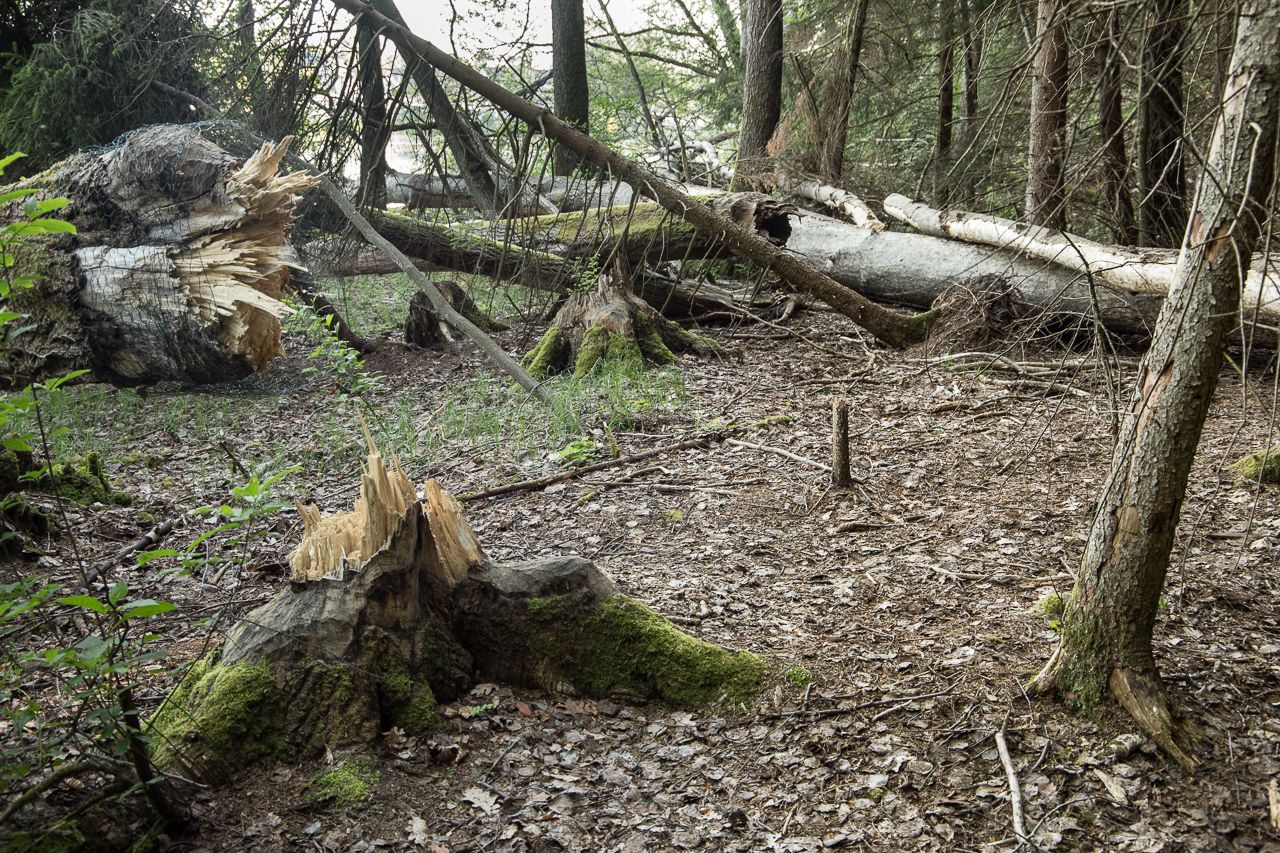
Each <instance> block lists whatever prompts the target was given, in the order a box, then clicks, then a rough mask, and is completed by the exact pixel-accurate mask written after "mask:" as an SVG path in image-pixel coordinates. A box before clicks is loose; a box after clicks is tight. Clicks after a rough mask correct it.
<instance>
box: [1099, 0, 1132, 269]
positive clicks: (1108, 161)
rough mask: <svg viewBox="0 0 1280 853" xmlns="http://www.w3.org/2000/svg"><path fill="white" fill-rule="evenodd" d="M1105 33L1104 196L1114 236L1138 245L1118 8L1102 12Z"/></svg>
mask: <svg viewBox="0 0 1280 853" xmlns="http://www.w3.org/2000/svg"><path fill="white" fill-rule="evenodd" d="M1102 18H1103V23H1102V32H1103V35H1102V37H1101V38H1100V39H1099V40H1098V49H1097V54H1098V64H1099V65H1100V66H1101V69H1102V70H1101V77H1100V79H1099V81H1098V138H1099V141H1100V143H1101V145H1102V157H1101V161H1102V162H1101V167H1102V197H1103V199H1104V200H1105V202H1104V203H1105V204H1106V222H1107V227H1108V228H1109V229H1110V230H1111V239H1112V241H1113V242H1115V243H1118V244H1120V245H1121V246H1136V245H1138V223H1137V220H1136V219H1135V218H1134V215H1133V199H1132V198H1130V196H1129V154H1128V151H1127V150H1126V149H1125V144H1124V114H1123V97H1122V91H1123V90H1122V88H1121V78H1122V75H1123V71H1124V67H1123V65H1122V61H1121V57H1120V45H1119V43H1118V39H1119V34H1118V33H1117V31H1116V30H1117V27H1116V10H1115V9H1110V10H1107V11H1105V12H1103V13H1102Z"/></svg>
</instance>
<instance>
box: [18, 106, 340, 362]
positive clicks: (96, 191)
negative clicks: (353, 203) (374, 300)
mask: <svg viewBox="0 0 1280 853" xmlns="http://www.w3.org/2000/svg"><path fill="white" fill-rule="evenodd" d="M288 144H289V140H287V139H286V140H284V141H282V142H281V143H280V144H279V145H264V146H263V147H262V148H261V149H259V150H258V152H257V153H255V154H254V155H253V156H252V157H250V158H249V159H248V160H241V159H240V158H237V157H235V156H234V155H232V154H230V153H228V152H226V151H224V150H222V149H221V148H219V147H218V146H217V145H215V144H214V143H212V142H210V141H209V140H207V139H205V138H204V137H203V136H201V135H200V132H199V130H198V129H196V128H193V127H189V126H178V125H163V126H158V127H151V128H144V129H142V130H139V131H136V132H135V133H133V134H132V135H130V136H129V137H128V139H127V140H126V141H125V142H124V143H123V144H122V145H120V146H119V147H116V148H112V149H110V150H106V151H98V152H91V153H83V154H77V155H75V156H73V157H71V158H69V159H68V160H66V161H64V162H63V163H62V164H61V165H59V166H57V167H55V168H54V169H51V170H49V171H47V172H45V173H44V174H42V175H39V176H37V177H35V178H31V179H29V180H27V181H25V182H23V183H22V184H19V185H18V186H19V187H29V188H34V189H37V190H39V193H38V194H37V195H36V196H33V198H53V197H60V196H65V197H66V198H68V199H69V200H70V204H69V205H68V206H67V207H65V208H63V209H62V210H61V211H60V212H59V215H60V216H61V218H63V219H66V220H68V221H70V222H72V223H73V224H74V225H75V226H76V228H77V230H78V232H79V233H78V234H75V235H71V234H64V235H57V236H54V237H50V238H44V239H39V240H33V241H32V245H29V246H20V247H17V250H16V251H14V252H13V254H14V256H15V261H16V267H15V272H16V273H17V274H34V275H37V276H40V277H41V280H40V281H39V282H38V283H37V284H36V286H35V287H34V288H31V289H30V290H25V291H18V292H16V293H15V294H14V295H13V297H12V298H11V299H10V300H9V309H10V310H14V311H20V312H22V313H24V314H27V315H29V318H28V319H27V320H26V323H27V324H29V325H31V326H32V328H31V329H30V330H29V331H28V332H26V333H25V334H23V335H20V336H18V337H17V338H15V339H13V340H12V341H9V342H7V343H6V345H5V351H4V354H3V370H4V373H5V374H6V375H7V378H8V380H9V381H10V382H11V383H13V384H26V383H27V382H31V381H37V380H40V379H42V378H46V377H53V376H59V375H63V374H65V373H68V372H70V371H72V370H80V369H86V370H89V371H90V375H89V377H88V378H89V379H92V380H95V381H100V382H109V383H111V384H113V385H116V386H120V387H130V386H138V385H150V384H154V383H157V382H164V381H176V382H183V383H194V384H204V383H215V382H228V381H234V380H237V379H242V378H244V377H245V376H247V375H249V374H250V373H252V372H254V371H257V370H261V369H262V368H263V367H264V366H265V365H266V363H267V362H268V361H269V360H270V359H271V358H272V357H274V356H276V355H281V354H283V350H282V348H281V344H280V318H282V317H284V316H287V315H288V314H289V313H290V309H289V308H288V307H287V306H285V305H284V304H283V303H282V302H280V295H281V289H282V287H284V285H285V284H286V282H287V281H288V266H289V264H290V262H289V253H288V250H287V232H288V228H289V223H290V222H292V220H293V214H292V212H291V208H292V206H293V203H294V201H295V200H296V194H297V193H300V192H302V191H305V190H306V189H309V188H310V187H311V186H313V185H314V183H315V181H314V179H313V178H311V177H309V176H307V175H304V174H300V173H295V174H287V175H279V174H277V171H278V166H279V163H280V159H281V157H283V156H284V153H285V151H286V150H287V148H288ZM18 204H19V203H17V202H15V203H13V204H12V205H11V206H10V207H9V208H8V209H6V210H4V211H2V212H0V215H3V217H4V218H5V219H6V220H8V221H12V220H13V219H15V218H17V217H19V216H21V209H20V207H19V206H18Z"/></svg>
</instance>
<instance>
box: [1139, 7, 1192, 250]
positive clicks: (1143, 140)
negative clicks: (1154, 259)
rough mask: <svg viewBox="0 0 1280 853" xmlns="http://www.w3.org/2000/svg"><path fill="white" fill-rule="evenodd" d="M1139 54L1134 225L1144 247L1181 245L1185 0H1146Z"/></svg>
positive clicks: (1183, 219)
mask: <svg viewBox="0 0 1280 853" xmlns="http://www.w3.org/2000/svg"><path fill="white" fill-rule="evenodd" d="M1145 39H1146V44H1145V45H1144V47H1143V51H1142V95H1141V97H1142V103H1141V106H1140V110H1141V114H1142V125H1141V127H1142V129H1141V132H1140V133H1141V137H1140V141H1139V148H1140V151H1139V157H1138V159H1139V163H1140V168H1141V170H1142V201H1141V202H1140V203H1139V205H1138V225H1139V228H1140V229H1141V232H1142V243H1143V245H1146V246H1160V247H1163V248H1169V247H1172V246H1180V245H1182V235H1183V232H1184V231H1186V227H1187V180H1186V175H1185V172H1184V170H1183V166H1182V163H1183V159H1184V158H1183V152H1184V148H1183V144H1182V138H1183V134H1184V133H1185V131H1186V114H1185V112H1184V110H1183V105H1182V59H1183V56H1184V54H1185V53H1186V41H1187V2H1186V0H1150V11H1149V12H1148V15H1147V29H1146V36H1145Z"/></svg>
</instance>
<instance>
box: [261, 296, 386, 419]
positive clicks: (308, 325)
mask: <svg viewBox="0 0 1280 853" xmlns="http://www.w3.org/2000/svg"><path fill="white" fill-rule="evenodd" d="M285 302H286V304H288V305H289V307H290V308H292V309H293V311H294V313H293V314H292V315H291V316H290V317H289V318H288V319H287V320H285V322H284V323H283V327H284V328H285V329H286V330H288V331H290V332H295V333H298V334H301V335H302V336H303V337H304V338H305V340H306V341H307V344H308V345H309V346H311V347H312V350H311V353H310V354H309V355H308V356H307V366H306V367H304V368H303V372H304V373H307V374H311V375H315V376H317V377H329V378H332V379H333V380H334V382H335V383H336V384H337V386H338V388H339V389H340V396H339V399H340V400H342V401H346V400H347V399H349V398H351V397H359V396H360V395H361V394H364V393H367V392H370V391H377V390H379V389H380V388H381V387H382V383H381V382H380V381H379V379H378V378H377V376H375V375H374V374H371V373H369V372H368V371H367V370H366V369H365V365H364V357H363V356H361V355H360V353H358V352H356V351H355V350H354V349H352V348H351V346H350V345H349V344H348V343H347V342H346V341H344V340H342V338H340V337H338V333H337V330H336V328H335V325H334V317H333V315H332V314H330V315H328V316H323V317H322V316H321V315H319V314H317V313H316V312H315V310H314V309H313V308H312V307H311V306H310V305H306V304H305V303H302V302H297V301H294V300H285Z"/></svg>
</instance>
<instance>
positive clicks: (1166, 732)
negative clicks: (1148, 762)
mask: <svg viewBox="0 0 1280 853" xmlns="http://www.w3.org/2000/svg"><path fill="white" fill-rule="evenodd" d="M1107 689H1108V690H1109V691H1110V692H1111V696H1112V697H1113V698H1114V699H1115V700H1116V701H1117V702H1119V703H1120V706H1121V707H1122V708H1124V709H1125V710H1126V711H1128V712H1129V715H1130V716H1131V717H1133V719H1134V722H1136V723H1137V724H1138V727H1139V728H1140V729H1142V731H1143V732H1144V733H1146V735H1147V736H1148V737H1150V738H1151V739H1152V740H1154V741H1155V742H1156V743H1157V744H1159V745H1160V748H1161V749H1163V750H1164V751H1165V752H1166V753H1168V755H1169V757H1170V758H1172V759H1173V760H1174V761H1176V762H1177V763H1178V766H1179V767H1181V768H1182V769H1183V770H1186V771H1188V772H1190V771H1192V770H1195V769H1196V765H1197V763H1198V762H1197V761H1196V758H1195V755H1194V753H1193V748H1194V745H1195V743H1196V741H1198V740H1200V738H1201V737H1203V734H1204V733H1203V731H1202V730H1201V728H1200V726H1199V725H1198V724H1197V723H1196V722H1195V721H1194V720H1192V719H1191V718H1190V717H1188V716H1187V715H1186V714H1184V713H1183V712H1182V709H1181V708H1179V707H1178V705H1177V703H1175V702H1174V701H1173V699H1172V698H1171V697H1170V696H1169V691H1168V690H1166V689H1165V686H1164V682H1163V681H1161V680H1160V675H1159V674H1158V673H1156V672H1139V671H1138V670H1136V669H1130V668H1128V667H1121V666H1118V667H1116V668H1115V669H1113V670H1112V671H1111V677H1110V678H1109V679H1108V680H1107Z"/></svg>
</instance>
